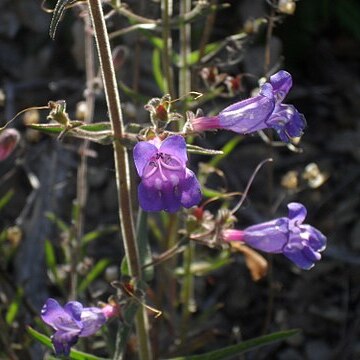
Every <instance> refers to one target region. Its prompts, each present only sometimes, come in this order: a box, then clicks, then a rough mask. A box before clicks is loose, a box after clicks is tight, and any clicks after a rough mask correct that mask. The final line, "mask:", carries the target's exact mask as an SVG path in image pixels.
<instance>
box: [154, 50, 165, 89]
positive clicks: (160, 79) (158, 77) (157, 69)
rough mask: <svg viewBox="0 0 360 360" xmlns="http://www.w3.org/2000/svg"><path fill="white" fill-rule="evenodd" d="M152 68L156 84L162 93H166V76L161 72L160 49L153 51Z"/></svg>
mask: <svg viewBox="0 0 360 360" xmlns="http://www.w3.org/2000/svg"><path fill="white" fill-rule="evenodd" d="M152 68H153V75H154V78H155V81H156V84H157V86H158V87H159V89H160V91H161V92H162V93H164V92H165V86H164V75H163V73H162V70H161V52H160V50H159V49H154V51H153V56H152Z"/></svg>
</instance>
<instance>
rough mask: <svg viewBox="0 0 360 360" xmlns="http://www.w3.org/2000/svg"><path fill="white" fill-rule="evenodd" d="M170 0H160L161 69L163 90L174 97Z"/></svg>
mask: <svg viewBox="0 0 360 360" xmlns="http://www.w3.org/2000/svg"><path fill="white" fill-rule="evenodd" d="M172 5H173V3H172V0H162V1H161V11H162V23H163V29H162V39H163V43H164V51H163V69H164V70H163V71H164V75H165V91H166V92H167V93H169V94H170V96H171V98H172V99H173V98H174V97H175V89H174V74H173V71H172V66H171V56H172V40H171V31H170V30H171V29H170V18H171V15H172Z"/></svg>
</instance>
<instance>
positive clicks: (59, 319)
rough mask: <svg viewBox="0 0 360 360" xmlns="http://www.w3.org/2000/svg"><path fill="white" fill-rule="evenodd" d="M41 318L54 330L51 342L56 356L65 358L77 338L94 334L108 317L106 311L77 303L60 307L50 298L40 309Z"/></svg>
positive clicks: (69, 303)
mask: <svg viewBox="0 0 360 360" xmlns="http://www.w3.org/2000/svg"><path fill="white" fill-rule="evenodd" d="M41 318H42V319H43V321H44V322H45V323H46V324H48V325H50V326H51V327H52V328H53V329H54V330H55V333H54V335H53V336H52V337H51V340H52V342H53V345H54V348H55V353H56V355H64V356H67V355H69V353H70V348H71V346H73V345H75V344H76V342H77V341H78V338H79V337H86V336H90V335H93V334H95V333H96V332H97V331H98V330H99V329H100V328H101V327H102V326H103V325H104V324H105V322H106V320H107V318H108V316H107V312H106V311H105V312H103V311H102V309H100V308H97V307H83V306H82V304H80V303H79V302H77V301H70V302H68V303H67V304H66V305H65V306H64V307H62V306H60V305H59V303H58V302H57V301H56V300H55V299H52V298H50V299H48V300H47V301H46V303H45V305H44V306H43V308H42V309H41Z"/></svg>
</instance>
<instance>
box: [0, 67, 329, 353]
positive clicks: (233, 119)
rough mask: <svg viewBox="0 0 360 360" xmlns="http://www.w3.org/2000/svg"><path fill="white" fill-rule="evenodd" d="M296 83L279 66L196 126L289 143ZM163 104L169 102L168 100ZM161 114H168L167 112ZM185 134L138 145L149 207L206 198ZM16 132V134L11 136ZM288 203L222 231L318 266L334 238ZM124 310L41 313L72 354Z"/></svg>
mask: <svg viewBox="0 0 360 360" xmlns="http://www.w3.org/2000/svg"><path fill="white" fill-rule="evenodd" d="M291 86H292V78H291V75H290V74H289V73H287V72H286V71H279V72H278V73H276V74H274V75H273V76H271V77H270V79H269V82H266V83H265V84H264V85H262V86H261V88H260V92H259V94H258V95H257V96H254V97H251V98H249V99H247V100H243V101H240V102H237V103H235V104H233V105H230V106H228V107H227V108H225V109H224V110H222V111H221V112H220V113H219V114H218V115H216V116H210V117H206V116H205V117H199V118H193V119H191V120H190V121H191V127H192V130H193V131H195V132H201V131H206V130H213V129H226V130H232V131H234V132H237V133H240V134H248V133H252V132H255V131H259V130H263V129H267V128H273V129H275V130H276V132H277V133H278V135H279V137H280V139H281V140H282V141H284V142H288V141H290V139H291V138H293V137H298V136H300V135H301V134H302V132H303V130H304V128H305V126H306V122H305V119H304V117H303V115H302V114H300V113H299V112H298V111H297V110H296V109H295V108H294V106H292V105H288V104H283V103H282V101H283V100H284V98H285V96H286V95H287V94H288V92H289V90H290V88H291ZM159 106H162V104H161V102H160V105H159ZM161 109H162V111H165V112H166V114H165V115H166V116H167V115H168V113H167V111H168V109H167V108H165V107H163V106H162V108H161ZM156 110H157V109H155V110H154V111H155V113H156V114H157V115H158V112H156ZM161 114H162V115H164V113H163V112H161ZM166 116H165V118H166ZM163 117H164V116H162V117H161V119H162V118H163ZM183 135H186V134H181V135H174V134H167V137H166V134H160V135H157V136H153V137H152V138H150V139H149V140H146V141H141V142H139V143H138V144H137V145H136V146H135V148H134V151H133V156H134V162H135V167H136V170H137V173H138V175H139V176H140V178H141V182H140V185H139V187H138V198H139V203H140V206H141V207H142V209H143V210H145V211H161V210H164V211H167V212H170V213H174V212H176V211H178V210H180V209H181V208H182V207H184V208H190V207H192V206H195V205H197V204H199V202H200V201H201V198H202V194H201V186H200V183H199V181H198V180H197V178H196V176H195V174H194V173H193V172H192V171H191V170H190V169H188V168H187V166H186V164H187V161H188V157H187V147H186V142H185V139H184V136H183ZM5 136H7V137H6V138H5ZM9 136H12V139H15V140H14V141H12V142H9V141H8V140H9V139H10V138H9ZM17 139H18V138H17V136H16V134H7V135H4V134H3V136H2V140H3V142H4V143H5V145H7V146H5V147H4V149H3V151H2V153H1V149H0V160H1V158H4V157H6V156H7V154H8V153H9V152H11V150H12V149H13V147H14V146H15V145H14V144H16V142H17V141H16V140H17ZM288 209H289V214H288V216H287V217H280V218H277V219H274V220H271V221H267V222H263V223H259V224H256V225H253V226H249V227H247V228H245V229H243V230H237V229H228V228H227V229H225V228H222V229H221V231H219V232H217V236H218V235H219V234H220V238H221V241H224V242H241V243H243V244H246V245H248V246H250V247H252V248H254V249H257V250H260V251H264V252H267V253H275V254H283V255H284V256H286V257H287V258H288V259H290V260H291V261H292V262H293V263H294V264H296V265H297V266H298V267H300V268H302V269H310V268H312V267H313V266H314V265H315V263H316V262H317V261H319V260H320V259H321V252H322V251H323V250H324V249H325V247H326V237H325V236H324V235H323V234H322V233H321V232H320V231H319V230H317V229H316V228H314V227H313V226H311V225H308V224H303V222H304V220H305V217H306V213H307V211H306V208H305V207H304V206H303V205H302V204H299V203H290V204H288ZM117 315H118V311H117V309H115V308H114V307H113V306H111V305H108V306H105V307H104V308H97V307H83V305H82V304H81V303H79V302H77V301H70V302H68V303H67V304H66V305H65V306H64V307H62V306H60V305H59V303H58V302H57V301H56V300H54V299H51V298H50V299H48V300H47V301H46V303H45V305H44V306H43V309H42V311H41V317H42V319H43V321H44V322H45V323H46V324H48V325H50V326H51V327H52V328H53V329H54V330H55V333H54V335H53V336H52V342H53V345H54V348H55V352H56V354H57V355H65V356H67V355H69V353H70V348H71V346H73V345H74V344H75V343H76V342H77V341H78V339H79V338H80V337H86V336H90V335H93V334H95V333H96V332H97V331H98V330H99V329H100V328H101V327H102V326H103V325H104V324H105V323H106V321H107V319H109V318H110V317H114V316H117Z"/></svg>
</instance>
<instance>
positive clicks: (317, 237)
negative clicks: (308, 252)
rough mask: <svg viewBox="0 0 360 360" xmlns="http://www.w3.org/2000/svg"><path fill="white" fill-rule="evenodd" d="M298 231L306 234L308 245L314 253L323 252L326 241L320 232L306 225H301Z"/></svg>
mask: <svg viewBox="0 0 360 360" xmlns="http://www.w3.org/2000/svg"><path fill="white" fill-rule="evenodd" d="M300 229H301V231H302V232H306V233H307V236H308V242H309V245H310V246H311V247H312V248H313V249H314V250H315V251H323V250H325V248H326V240H327V239H326V236H325V235H324V234H323V233H322V232H321V231H319V230H318V229H316V228H314V227H313V226H311V225H308V224H305V225H301V226H300Z"/></svg>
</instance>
